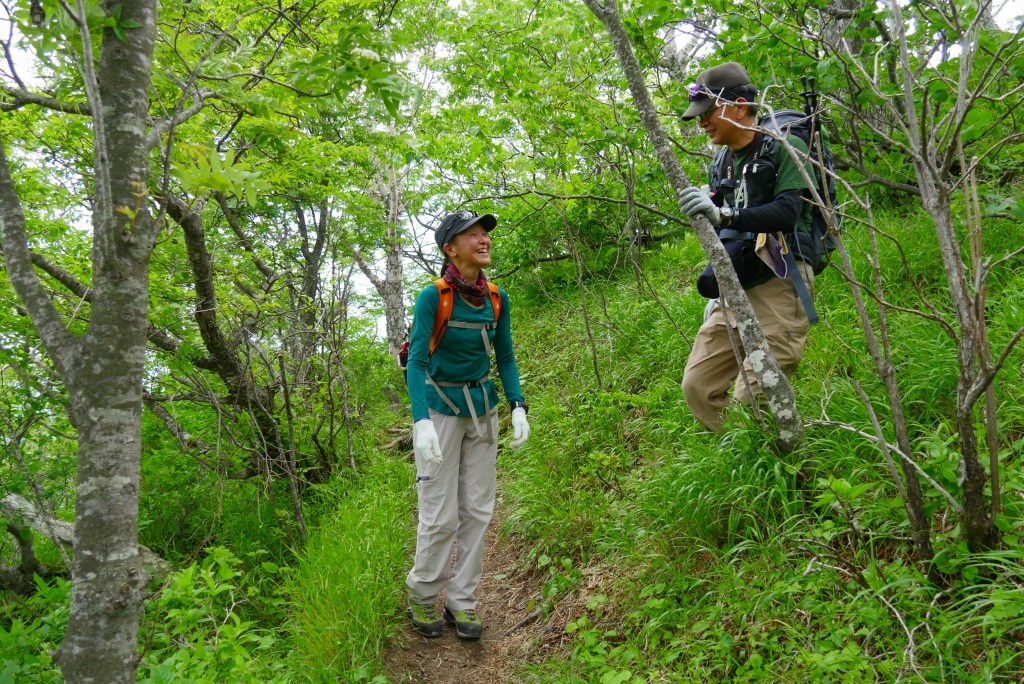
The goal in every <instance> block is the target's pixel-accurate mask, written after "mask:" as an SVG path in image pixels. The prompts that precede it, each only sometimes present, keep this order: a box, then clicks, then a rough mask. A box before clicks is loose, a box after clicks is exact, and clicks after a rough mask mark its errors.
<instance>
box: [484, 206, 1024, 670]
mask: <svg viewBox="0 0 1024 684" xmlns="http://www.w3.org/2000/svg"><path fill="white" fill-rule="evenodd" d="M890 220H891V225H890V226H888V227H889V228H891V229H892V232H893V233H896V234H900V235H902V236H905V238H906V239H905V240H904V245H903V252H904V254H905V255H906V257H907V260H908V263H909V265H910V270H909V272H907V270H906V269H904V268H903V266H902V265H901V262H900V261H899V258H898V253H897V250H896V249H895V248H894V246H893V245H891V244H883V255H882V256H883V263H885V264H886V282H887V287H888V292H887V293H886V297H887V299H888V300H889V301H891V302H894V303H897V304H899V305H900V306H904V307H908V308H911V307H917V308H921V304H920V302H918V301H917V296H916V294H915V290H914V288H913V287H911V286H910V284H909V280H908V279H909V278H914V279H916V281H917V282H918V283H919V285H920V287H921V289H922V290H923V291H924V292H925V293H926V294H927V296H928V297H929V298H930V300H931V302H933V303H934V304H935V305H936V306H938V307H939V308H940V309H941V308H942V307H943V306H944V305H945V304H946V301H947V300H948V294H944V292H945V289H944V278H943V276H942V275H941V265H940V263H939V259H938V255H937V252H936V250H935V249H934V248H931V247H929V246H928V245H930V244H933V243H934V238H932V239H930V240H929V239H928V235H927V233H928V231H929V230H930V228H929V226H928V225H927V224H926V223H924V222H921V221H920V220H918V219H916V218H915V217H909V218H908V217H906V216H893V217H891V219H890ZM897 224H898V225H897ZM1006 228H1007V229H1008V230H1011V231H1013V230H1015V231H1016V234H1017V237H1018V238H1019V239H1016V241H1014V240H1012V239H1009V238H1007V240H1009V242H1008V243H1007V244H1010V243H1014V244H1019V243H1020V241H1021V240H1024V232H1022V231H1021V230H1020V229H1019V227H1017V228H1016V229H1013V228H1012V227H1010V226H1007V227H1006ZM692 243H693V240H691V239H690V238H686V239H683V240H681V241H678V242H675V243H672V244H667V245H663V246H662V247H661V248H659V249H656V250H654V251H653V252H651V253H649V254H648V256H647V258H646V261H645V263H644V270H645V275H646V277H647V279H648V281H649V284H650V287H648V286H646V285H645V287H644V288H643V289H642V290H641V289H640V288H639V287H638V286H637V284H636V281H635V279H634V278H633V277H632V274H622V273H618V274H615V273H604V274H599V275H598V277H597V278H595V279H594V280H593V281H590V282H588V284H587V286H586V291H585V292H584V293H583V296H584V297H587V298H588V306H587V310H588V311H589V312H590V314H591V316H592V317H593V320H591V322H590V323H591V324H590V328H591V330H592V331H596V332H595V333H593V334H592V336H587V335H586V334H585V326H584V325H583V321H582V318H581V311H582V307H580V306H579V305H578V302H579V297H580V292H579V291H578V290H576V288H575V285H574V284H573V283H572V282H571V281H569V280H568V279H567V280H566V282H564V283H563V286H562V287H560V288H559V289H558V290H557V292H558V297H559V299H557V300H556V299H552V298H550V297H548V296H547V295H546V293H547V292H550V291H552V289H551V288H549V289H548V290H541V289H538V288H531V287H529V286H526V287H524V288H522V290H518V289H516V288H515V287H511V288H510V289H511V290H512V291H513V292H514V293H515V294H514V296H516V295H518V296H516V308H515V309H514V312H513V313H514V316H515V319H514V322H513V325H514V330H515V337H516V344H517V350H518V349H524V348H525V349H527V350H536V349H538V348H539V349H543V353H542V354H539V353H531V352H528V353H526V354H521V355H520V356H521V357H522V359H521V366H522V368H523V371H524V375H525V376H526V378H527V379H526V381H525V382H524V388H525V390H526V392H527V395H528V396H529V398H530V400H531V403H532V405H533V406H534V410H533V411H531V416H530V418H531V426H532V434H531V438H530V441H529V442H528V443H527V446H526V447H525V448H524V449H523V450H521V451H519V452H516V453H515V454H514V455H513V454H503V455H502V457H501V458H502V461H501V462H502V471H501V472H502V475H503V478H504V482H503V485H502V488H501V490H500V491H501V492H502V496H503V498H504V499H505V509H506V510H507V511H509V514H508V515H507V517H506V519H505V531H506V532H508V533H511V534H514V535H516V536H518V537H519V538H520V539H521V540H523V541H526V542H528V544H530V545H532V548H533V552H532V553H531V554H530V555H529V558H527V559H525V562H527V563H528V562H531V561H532V560H534V559H542V558H546V557H548V556H551V555H559V556H570V557H571V558H572V560H573V562H575V563H587V564H591V565H596V566H599V567H600V568H602V569H604V570H605V571H606V572H604V573H602V576H604V577H607V578H609V582H608V583H607V584H606V585H605V586H602V587H600V588H599V589H594V590H590V591H591V594H590V595H584V596H583V597H582V598H584V599H586V600H585V601H582V602H579V601H577V602H571V601H570V602H568V605H573V606H575V608H574V609H573V608H567V610H571V611H573V616H572V617H573V619H572V621H571V622H570V623H569V626H568V630H569V631H570V633H571V634H572V635H573V638H574V643H573V654H572V657H571V658H570V659H567V660H561V659H552V660H549V661H547V662H544V663H541V664H540V665H537V666H533V667H530V668H525V669H524V671H523V673H522V676H523V677H524V678H525V679H534V680H537V681H545V682H643V681H673V682H701V681H707V682H711V681H750V682H754V681H757V682H846V681H849V682H861V681H901V680H908V681H909V680H916V681H922V680H923V681H937V682H969V681H979V682H980V681H1018V680H1019V679H1020V677H1021V676H1022V675H1024V664H1022V663H1021V659H1020V656H1019V647H1018V645H1019V638H1020V635H1021V633H1022V631H1021V629H1020V627H1019V623H1020V620H1021V618H1020V616H1021V615H1024V594H1022V593H1021V591H1020V588H1019V587H1020V586H1021V579H1020V576H1019V572H1012V571H1011V570H1010V569H1011V568H1012V567H1013V562H1014V561H1012V560H1011V559H1019V549H1020V546H1019V539H1018V537H1019V535H1020V532H1021V530H1022V529H1024V522H1022V521H1021V519H1020V511H1019V509H1020V507H1021V506H1020V503H1019V502H1020V501H1022V500H1024V486H1022V485H1024V476H1022V474H1021V468H1020V463H1019V455H1018V454H1019V453H1020V448H1021V444H1022V443H1024V440H1022V434H1024V429H1022V427H1021V425H1020V421H1021V417H1022V414H1024V411H1022V410H1020V409H1018V408H1016V407H1018V406H1021V405H1024V387H1022V385H1024V383H1020V382H1019V381H1015V380H1014V379H1013V377H1014V375H1015V373H1017V375H1018V379H1019V373H1018V371H1017V370H1016V369H1018V368H1019V367H1020V365H1021V360H1022V358H1024V354H1022V352H1021V350H1017V351H1016V352H1014V354H1013V355H1011V357H1010V358H1011V360H1010V364H1009V365H1008V371H1007V372H1006V373H1004V375H1002V376H1001V377H1000V381H999V384H998V387H997V396H998V398H999V401H1000V404H1001V407H1002V409H1001V411H1000V427H1001V431H1002V434H1003V435H1004V445H1003V446H1004V449H1005V451H1004V453H1003V455H1002V463H1003V468H1004V478H1003V479H1004V491H1005V492H1006V495H1005V501H1006V504H1007V509H1006V511H1007V515H1006V516H1005V519H1001V521H1000V524H1001V526H1002V528H1003V529H1005V530H1006V531H1007V535H1006V537H1005V541H1006V544H1007V550H1006V551H1004V552H999V554H996V555H994V556H993V555H989V556H985V557H980V558H978V557H972V556H970V555H968V554H967V553H966V550H965V549H964V548H962V547H961V546H960V543H959V538H958V529H957V527H956V515H955V513H954V512H953V511H951V510H950V509H949V508H948V506H947V504H946V502H945V500H944V499H943V498H942V497H941V496H940V495H939V494H938V493H937V492H936V491H934V490H933V489H932V488H931V487H926V488H925V489H926V491H925V495H926V497H927V502H928V513H929V514H930V515H931V516H932V521H933V525H934V531H935V543H936V547H937V549H939V553H940V558H941V560H942V562H943V563H944V567H945V568H946V569H947V570H948V571H949V572H950V573H951V574H950V585H949V586H947V587H940V588H937V587H933V586H931V585H930V584H929V583H928V582H927V581H926V580H925V578H924V577H923V575H922V573H921V569H920V567H919V565H918V563H917V560H916V558H915V555H914V549H913V545H912V543H911V542H910V539H909V530H908V526H907V523H906V516H905V514H904V512H903V509H902V506H901V502H900V500H899V498H898V496H897V492H896V488H895V486H894V484H893V482H892V481H891V478H890V476H889V474H888V470H887V468H886V466H885V464H884V461H883V459H882V456H881V454H880V453H879V452H878V450H877V448H876V447H875V446H874V445H873V444H872V443H870V442H868V441H866V440H864V439H863V438H860V437H858V436H856V435H853V434H851V433H849V432H846V431H843V430H841V429H836V428H828V427H815V428H812V429H811V430H810V431H809V433H808V448H807V450H806V452H805V453H804V454H802V456H801V458H802V459H803V465H804V466H805V467H806V469H807V470H808V471H810V472H811V473H813V477H812V478H811V480H810V481H809V482H806V483H804V484H803V485H802V487H803V488H801V486H800V485H798V480H797V478H796V477H795V473H796V466H797V465H799V464H797V463H791V462H787V460H786V459H783V458H780V457H779V456H778V455H777V454H775V453H773V451H772V449H771V447H770V445H768V444H766V439H765V436H764V433H763V432H762V430H761V429H760V428H759V427H758V426H757V424H756V423H755V422H754V421H753V420H752V417H751V415H750V413H749V412H748V411H736V412H734V415H733V416H732V418H731V419H730V423H729V430H728V432H727V434H726V435H724V436H719V435H712V434H709V433H706V432H704V431H703V430H702V429H700V428H699V426H698V425H697V424H696V421H695V420H694V419H693V417H692V416H691V415H690V414H689V410H688V409H687V408H686V405H685V402H684V401H683V397H682V392H681V390H680V389H679V385H678V383H679V380H680V378H681V375H682V369H683V366H684V364H685V360H686V356H687V354H688V351H689V347H690V342H691V341H692V339H693V335H694V334H695V333H696V330H697V328H698V327H699V325H700V321H701V315H700V314H701V310H702V309H703V304H704V300H702V299H700V298H699V297H697V296H696V295H695V293H694V292H693V288H691V287H690V282H691V281H692V279H693V276H694V275H695V273H696V271H698V270H699V268H700V267H701V266H702V265H703V257H702V256H701V254H700V252H699V250H694V249H693V244H692ZM856 265H857V271H858V274H859V277H860V278H861V279H862V280H868V281H870V274H869V272H868V271H867V270H866V266H865V262H864V260H863V257H861V256H857V257H856ZM1020 282H1021V279H1020V275H1019V269H1018V271H1016V272H1015V271H1014V270H1013V269H1009V268H1002V269H1000V272H998V273H996V274H995V276H994V280H993V287H992V288H991V290H990V292H989V294H988V302H989V306H988V308H987V311H988V316H989V322H990V333H989V335H990V339H992V340H993V343H994V344H996V343H997V342H998V343H1005V341H1006V340H1007V339H1009V337H1010V336H1011V335H1012V334H1013V332H1014V331H1015V330H1016V329H1017V328H1018V327H1019V326H1020V325H1021V319H1022V318H1024V313H1022V312H1024V306H1022V302H1024V296H1022V295H1021V291H1022V290H1024V288H1016V289H1015V288H1013V287H1009V285H1011V284H1013V283H1018V284H1019V283H1020ZM1004 285H1005V286H1006V287H1005V289H1003V287H1004ZM652 288H653V290H654V292H656V293H657V294H658V297H659V300H660V303H656V302H654V300H653V298H652V296H651V294H650V291H651V289H652ZM816 289H817V302H816V303H817V305H818V308H819V312H820V313H821V314H822V317H823V319H824V321H825V324H824V325H821V326H817V327H815V328H813V329H812V331H811V335H810V339H809V342H808V346H807V350H806V354H805V361H804V363H803V364H802V366H801V368H800V369H799V370H798V372H797V374H796V376H795V377H794V379H793V382H794V389H795V391H796V394H797V403H798V407H799V409H800V411H801V413H802V415H803V416H804V418H805V419H811V418H827V419H829V420H833V421H839V422H844V423H848V424H851V425H855V426H858V427H859V428H860V429H863V430H866V431H868V432H870V431H871V426H870V422H869V418H868V415H867V412H866V410H865V409H864V407H863V405H862V404H861V402H860V400H859V398H858V396H857V393H856V391H855V390H854V389H853V386H852V385H851V383H850V381H849V379H848V378H849V377H850V376H853V377H855V378H857V379H858V381H859V382H860V383H861V384H862V386H864V387H865V389H866V390H867V391H868V392H869V394H870V396H871V397H872V403H873V405H874V407H875V410H876V411H878V412H879V414H880V415H881V417H882V420H883V422H885V420H886V418H885V416H886V415H887V413H888V409H887V405H888V404H887V401H886V399H885V394H884V389H883V388H882V386H881V384H880V383H879V382H878V381H877V380H876V379H875V378H874V371H873V369H872V367H871V366H870V362H869V360H868V359H867V357H866V352H865V345H864V335H863V332H862V331H860V329H859V324H858V321H857V317H856V312H855V310H854V306H853V302H852V299H851V297H850V294H849V290H848V288H847V287H846V285H845V283H844V282H843V280H842V278H841V277H840V276H839V274H837V273H832V272H827V273H826V274H824V275H823V276H821V277H820V278H819V279H818V281H817V287H816ZM872 310H874V309H872ZM873 315H874V314H873ZM889 324H890V333H891V339H892V343H893V349H894V360H895V362H896V363H897V365H898V374H899V379H900V388H901V391H902V393H903V396H904V399H905V407H906V410H907V413H908V416H909V419H910V423H911V429H912V439H913V440H914V442H915V448H916V450H917V451H918V452H919V455H920V460H921V464H922V467H924V468H925V469H926V470H927V471H928V472H929V474H930V475H931V476H932V477H933V478H934V479H935V480H936V481H937V482H939V483H940V484H942V485H943V486H945V487H946V488H947V489H950V490H956V484H957V470H956V466H957V460H958V453H957V446H956V444H955V432H954V429H953V425H952V411H953V407H954V399H955V396H954V395H955V387H956V359H955V346H954V345H953V343H952V341H951V340H949V339H948V338H947V337H945V336H944V335H943V334H942V332H941V329H940V327H939V325H938V324H937V322H935V321H932V320H926V319H922V318H920V317H917V316H914V315H912V314H909V313H897V312H890V314H889ZM591 345H593V346H594V347H595V348H596V355H597V358H598V364H599V370H600V374H601V386H598V383H597V377H596V376H595V373H594V371H593V364H592V363H591V362H590V352H589V350H590V348H591ZM1000 554H1002V555H1000ZM995 568H998V570H996V569H995ZM983 577H984V578H987V579H985V580H984V581H982V579H981V578H983ZM573 590H574V589H573V588H571V587H570V588H569V589H568V590H567V591H573ZM595 591H596V592H600V594H599V595H593V592H595ZM584 593H585V592H584ZM563 598H565V596H563ZM556 600H557V598H556ZM581 605H582V606H585V607H581ZM997 616H998V617H1000V619H999V620H997V619H996V617H997Z"/></svg>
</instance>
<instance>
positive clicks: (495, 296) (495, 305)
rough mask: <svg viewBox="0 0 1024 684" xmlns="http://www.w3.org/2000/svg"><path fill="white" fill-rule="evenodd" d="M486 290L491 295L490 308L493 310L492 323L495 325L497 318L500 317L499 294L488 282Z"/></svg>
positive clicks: (494, 285)
mask: <svg viewBox="0 0 1024 684" xmlns="http://www.w3.org/2000/svg"><path fill="white" fill-rule="evenodd" d="M487 290H488V291H489V292H490V293H491V308H492V309H494V322H495V323H497V322H498V316H499V315H501V292H500V291H498V286H497V285H496V284H495V283H492V282H491V281H490V280H488V281H487Z"/></svg>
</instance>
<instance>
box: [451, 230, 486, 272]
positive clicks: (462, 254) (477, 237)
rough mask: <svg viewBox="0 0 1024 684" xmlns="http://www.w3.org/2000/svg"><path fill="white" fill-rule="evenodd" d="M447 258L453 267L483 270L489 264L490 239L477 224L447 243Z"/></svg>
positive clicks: (460, 269)
mask: <svg viewBox="0 0 1024 684" xmlns="http://www.w3.org/2000/svg"><path fill="white" fill-rule="evenodd" d="M448 246H449V247H450V251H449V252H448V256H449V258H450V259H451V260H452V263H454V264H455V267H456V268H458V269H459V271H462V270H463V269H462V268H461V266H463V265H465V266H469V267H475V268H478V269H479V268H483V267H484V266H487V265H488V264H490V263H491V237H490V235H488V233H487V231H486V230H484V227H483V226H481V225H480V224H479V223H478V224H476V225H474V226H470V227H469V228H467V229H466V230H464V231H462V232H461V233H459V234H458V235H456V236H455V237H454V238H452V241H451V242H449V243H448Z"/></svg>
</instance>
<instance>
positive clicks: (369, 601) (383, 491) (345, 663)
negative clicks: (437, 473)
mask: <svg viewBox="0 0 1024 684" xmlns="http://www.w3.org/2000/svg"><path fill="white" fill-rule="evenodd" d="M411 485H412V475H411V471H410V467H409V465H408V464H407V463H405V462H400V461H396V460H393V459H391V458H389V457H387V456H383V455H382V456H380V458H379V459H377V460H376V461H375V464H374V465H373V466H372V469H371V470H369V471H368V472H366V473H364V474H363V475H362V476H361V478H360V480H359V481H358V482H354V483H351V482H350V483H340V482H339V483H333V484H331V485H326V486H325V488H326V491H325V492H324V494H325V496H326V497H328V498H333V499H334V502H335V506H334V512H333V513H332V514H329V515H324V516H323V518H322V519H321V520H320V523H319V525H318V526H317V528H316V529H315V530H313V531H312V533H311V535H310V539H309V541H308V543H307V544H306V550H305V552H304V553H303V554H302V558H301V559H300V560H299V562H298V563H297V565H296V568H295V571H294V574H293V576H292V580H291V584H290V595H291V600H292V617H291V621H290V625H289V629H290V630H291V631H292V632H293V639H294V648H295V651H294V653H293V656H294V658H293V660H294V663H295V666H296V670H297V671H298V672H301V673H302V675H303V677H304V679H305V680H306V681H311V682H361V681H383V680H382V679H379V678H381V677H382V674H381V673H382V664H381V657H382V654H383V649H384V646H385V644H386V643H387V642H388V639H389V637H391V636H393V635H394V634H395V632H396V630H397V627H398V625H399V621H400V620H401V619H402V618H401V615H402V611H401V608H402V607H404V602H405V583H404V574H405V572H406V571H407V570H408V564H409V562H410V560H411V558H412V542H413V537H414V534H415V529H414V528H413V527H412V526H411V525H412V522H413V521H414V520H415V516H414V515H413V512H412V511H413V503H414V499H415V497H414V496H413V495H414V491H413V489H412V486H411Z"/></svg>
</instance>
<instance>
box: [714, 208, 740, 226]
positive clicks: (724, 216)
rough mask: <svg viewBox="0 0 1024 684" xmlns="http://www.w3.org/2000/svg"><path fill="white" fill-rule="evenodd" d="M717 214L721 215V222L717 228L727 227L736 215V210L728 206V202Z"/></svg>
mask: <svg viewBox="0 0 1024 684" xmlns="http://www.w3.org/2000/svg"><path fill="white" fill-rule="evenodd" d="M718 213H719V216H721V222H720V223H719V224H718V227H719V228H728V227H729V226H731V225H732V220H733V219H734V218H735V217H736V210H735V209H733V208H732V207H730V206H729V205H728V204H727V205H725V206H724V207H722V208H721V209H720V210H719V212H718Z"/></svg>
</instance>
